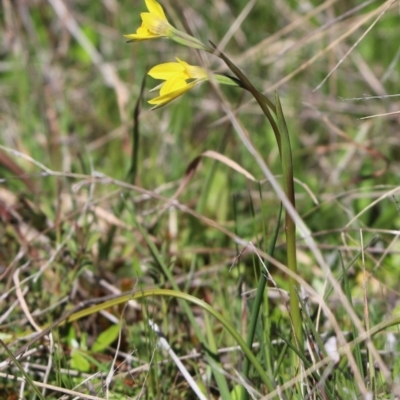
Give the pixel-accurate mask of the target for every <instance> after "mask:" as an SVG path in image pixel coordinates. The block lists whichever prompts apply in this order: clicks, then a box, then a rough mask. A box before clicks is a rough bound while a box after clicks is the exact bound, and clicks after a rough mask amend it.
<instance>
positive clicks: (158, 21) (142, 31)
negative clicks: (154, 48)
mask: <svg viewBox="0 0 400 400" xmlns="http://www.w3.org/2000/svg"><path fill="white" fill-rule="evenodd" d="M145 2H146V7H147V9H148V11H149V12H146V13H141V14H140V16H141V18H142V25H141V26H140V28H138V29H137V31H136V33H131V34H129V35H124V36H125V37H126V38H128V39H131V40H132V41H134V40H148V39H156V38H160V37H170V36H171V32H172V30H173V29H174V28H173V27H172V25H171V24H170V23H169V22H168V20H167V17H166V16H165V14H164V10H163V8H162V7H161V6H160V4H158V3H157V2H156V1H155V0H145Z"/></svg>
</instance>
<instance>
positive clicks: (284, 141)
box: [211, 43, 303, 350]
mask: <svg viewBox="0 0 400 400" xmlns="http://www.w3.org/2000/svg"><path fill="white" fill-rule="evenodd" d="M211 45H212V46H214V47H215V45H214V44H213V43H211ZM217 55H218V57H220V58H221V59H222V60H223V61H224V62H225V63H226V65H227V66H228V67H229V69H230V70H231V71H232V72H233V73H234V74H235V75H236V76H237V77H238V78H239V80H240V81H241V83H242V85H241V86H242V87H243V88H244V89H246V90H248V91H249V92H250V93H251V94H252V95H253V96H254V98H255V99H256V101H257V103H258V104H259V106H260V108H261V109H262V111H263V112H264V114H265V116H266V117H267V118H268V121H269V122H270V123H271V126H272V129H273V131H274V134H275V138H276V142H277V144H278V148H279V153H280V156H281V164H282V173H283V177H284V190H285V194H286V196H287V198H288V199H289V201H290V203H291V204H292V205H293V207H294V208H295V196H294V181H293V162H292V151H291V147H290V138H289V132H288V129H287V126H286V122H285V118H284V116H283V112H282V107H281V104H280V101H279V97H278V95H277V94H276V95H275V110H276V115H277V120H278V125H277V124H276V122H275V120H274V118H273V117H272V115H271V112H270V110H269V108H271V109H272V107H269V106H268V104H270V103H271V102H270V101H269V100H268V99H267V98H266V96H264V95H263V94H261V93H260V92H259V91H258V90H257V89H256V88H255V87H254V86H253V85H252V83H251V82H250V81H249V79H247V77H246V76H245V75H244V74H243V72H242V71H240V69H239V68H238V67H236V65H235V64H234V63H233V62H232V61H231V60H229V58H228V57H226V56H225V55H224V54H223V53H219V54H217ZM267 100H268V101H267ZM272 110H274V109H272ZM285 234H286V248H287V264H288V267H289V269H290V270H291V271H292V272H294V273H297V259H296V225H295V223H294V221H293V219H292V218H291V217H290V215H289V213H288V212H286V224H285ZM289 293H290V312H291V318H292V324H293V328H294V329H293V336H294V342H295V344H296V346H297V348H298V349H299V350H301V349H302V346H303V330H302V319H301V313H300V307H299V302H298V297H297V296H298V285H297V282H296V281H295V280H294V279H293V278H292V277H289Z"/></svg>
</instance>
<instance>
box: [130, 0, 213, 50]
mask: <svg viewBox="0 0 400 400" xmlns="http://www.w3.org/2000/svg"><path fill="white" fill-rule="evenodd" d="M145 2H146V7H147V10H148V11H149V12H145V13H141V14H140V16H141V18H142V25H141V26H140V27H139V28H138V29H137V30H136V33H130V34H128V35H124V36H125V37H126V38H127V39H129V42H131V41H132V42H134V41H141V40H148V39H157V38H162V37H167V38H170V39H172V40H174V41H175V42H177V43H180V44H183V45H184V46H188V47H193V48H195V49H202V50H206V51H210V52H212V49H210V48H209V47H207V46H205V45H204V44H203V43H201V42H200V41H199V40H197V39H196V38H194V37H193V36H190V35H188V34H187V33H185V32H181V31H179V30H178V29H175V28H174V27H173V26H172V25H171V24H170V23H169V22H168V20H167V17H166V16H165V13H164V10H163V8H162V7H161V5H160V4H158V3H157V2H156V1H155V0H145Z"/></svg>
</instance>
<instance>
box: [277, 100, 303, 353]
mask: <svg viewBox="0 0 400 400" xmlns="http://www.w3.org/2000/svg"><path fill="white" fill-rule="evenodd" d="M275 105H276V111H277V118H278V126H279V131H280V133H281V139H282V142H281V143H282V160H281V161H282V173H283V179H284V184H285V192H286V196H287V197H288V199H289V201H290V202H291V203H292V205H293V207H294V208H295V207H296V203H295V193H294V181H293V160H292V150H291V146H290V138H289V131H288V129H287V126H286V121H285V117H284V116H283V111H282V106H281V102H280V100H279V96H278V94H277V93H275ZM285 233H286V249H287V265H288V267H289V269H290V270H291V271H292V272H294V273H297V257H296V224H295V222H294V221H293V219H292V217H291V216H290V215H289V213H286V226H285ZM298 288H299V287H298V284H297V282H296V281H295V280H294V278H292V277H289V293H290V311H291V318H292V323H293V327H294V332H295V338H294V339H295V343H296V345H297V348H298V349H299V350H300V351H302V347H303V327H302V318H301V313H300V307H299V300H298V295H299V293H298Z"/></svg>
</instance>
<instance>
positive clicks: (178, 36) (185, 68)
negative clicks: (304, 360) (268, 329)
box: [124, 0, 303, 399]
mask: <svg viewBox="0 0 400 400" xmlns="http://www.w3.org/2000/svg"><path fill="white" fill-rule="evenodd" d="M145 3H146V6H147V10H148V12H144V13H142V14H141V19H142V25H141V26H140V27H139V28H138V29H137V31H136V33H131V34H127V35H124V36H125V37H126V38H127V39H129V42H135V41H143V40H152V39H157V38H168V39H170V40H172V41H174V42H177V43H179V44H181V45H184V46H186V47H190V48H194V49H198V50H202V51H206V52H208V53H211V54H213V55H214V56H217V57H219V58H220V59H221V60H222V61H224V62H225V64H226V65H227V67H228V68H229V69H230V70H231V72H232V73H233V74H234V76H235V77H231V76H228V75H221V74H215V73H213V72H211V71H208V70H207V69H205V68H203V67H200V66H193V65H190V64H188V63H187V62H185V61H182V60H180V59H179V58H176V62H169V63H163V64H159V65H157V66H155V67H153V68H151V69H150V71H149V72H148V75H150V76H151V77H152V78H154V79H157V80H162V81H164V82H163V83H161V84H160V85H158V86H156V87H155V88H154V89H152V91H155V90H159V96H158V97H155V98H153V99H151V100H149V103H150V104H151V105H153V106H154V107H153V109H156V108H159V107H162V106H164V105H166V104H168V103H170V102H171V101H173V100H175V99H176V98H178V97H179V96H181V95H183V94H184V93H186V92H187V91H189V90H191V89H192V88H194V87H196V86H198V85H199V84H201V83H204V82H206V81H208V80H210V79H211V77H212V79H213V80H214V81H215V82H218V83H220V84H222V85H233V86H237V87H240V88H243V89H245V90H247V91H249V92H250V93H251V94H252V95H253V97H254V98H255V100H256V101H257V103H258V104H259V106H260V108H261V109H262V111H263V112H264V114H265V115H266V117H267V118H268V120H269V122H270V124H271V126H272V128H273V131H274V134H275V138H276V141H277V145H278V148H279V153H280V158H281V166H282V172H283V181H284V185H283V186H284V191H285V194H286V197H287V199H288V201H289V202H290V203H291V205H292V206H293V207H294V206H295V197H294V183H293V182H294V181H293V180H294V178H293V165H292V154H291V147H290V139H289V134H288V130H287V126H286V122H285V119H284V116H283V112H282V107H281V104H280V101H279V97H278V96H277V95H276V96H275V104H274V102H272V101H271V100H270V99H269V98H268V97H266V96H265V95H264V94H262V93H261V92H259V91H258V90H257V89H255V87H254V86H253V85H252V83H251V82H250V80H249V79H248V78H247V77H246V76H245V75H244V74H243V72H241V71H240V69H239V68H238V67H237V66H236V65H235V64H234V63H233V62H232V61H231V60H230V59H229V58H228V57H227V56H226V55H225V54H223V53H222V52H219V51H218V50H217V49H216V47H215V46H214V45H213V44H212V43H211V47H209V46H206V45H205V44H203V43H202V42H201V41H200V40H198V39H196V38H194V37H193V36H190V35H188V34H187V33H185V32H182V31H179V30H178V29H176V28H174V27H173V26H172V25H171V24H170V23H169V21H168V19H167V18H166V16H165V12H164V10H163V8H162V6H161V5H160V4H159V3H157V1H155V0H145ZM252 149H253V150H252V151H253V154H254V152H255V149H254V147H252ZM260 158H261V156H260ZM261 159H262V158H261ZM259 165H260V166H261V164H260V163H259ZM295 233H296V226H295V223H294V221H293V219H292V218H291V216H290V214H289V212H286V223H285V234H286V248H287V264H288V267H289V269H290V270H291V271H292V273H293V274H296V273H297V260H296V239H295ZM276 235H277V232H276V233H275V236H274V237H275V240H276ZM271 243H272V244H271V246H270V250H269V254H270V255H272V253H273V250H274V246H275V241H274V240H272V242H271ZM265 286H266V278H265V276H264V275H263V274H262V275H261V277H260V281H259V285H258V289H257V296H256V301H255V304H254V306H253V308H252V316H251V322H250V326H249V332H248V336H247V346H249V348H251V346H252V344H253V340H254V335H255V326H256V323H257V317H258V315H259V312H260V305H261V302H262V298H263V296H262V294H263V292H264V290H265ZM298 292H299V290H298V286H297V283H296V281H295V279H294V278H293V277H292V276H291V277H289V293H290V317H291V322H292V326H293V341H292V346H293V348H297V350H296V352H297V354H300V355H301V354H302V348H303V331H302V316H301V313H300V307H299V300H298ZM249 362H251V361H250V358H248V357H247V358H246V359H245V361H244V365H243V375H244V376H245V377H248V371H249ZM216 379H217V376H216ZM217 381H218V379H217ZM264 382H265V384H266V386H267V387H268V388H269V389H271V382H270V381H269V380H268V379H267V380H265V381H264ZM218 383H219V385H220V384H221V385H222V383H221V381H218ZM241 393H242V399H246V398H248V397H247V396H248V393H247V390H245V389H243V390H242V391H241Z"/></svg>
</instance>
